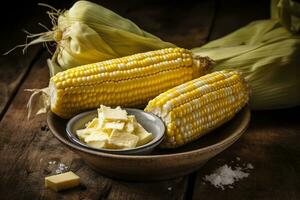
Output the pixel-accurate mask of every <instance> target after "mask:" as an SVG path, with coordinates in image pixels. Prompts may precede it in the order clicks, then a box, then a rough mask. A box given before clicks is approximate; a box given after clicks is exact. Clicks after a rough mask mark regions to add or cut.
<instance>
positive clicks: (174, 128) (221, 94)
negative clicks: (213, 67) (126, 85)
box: [145, 71, 249, 148]
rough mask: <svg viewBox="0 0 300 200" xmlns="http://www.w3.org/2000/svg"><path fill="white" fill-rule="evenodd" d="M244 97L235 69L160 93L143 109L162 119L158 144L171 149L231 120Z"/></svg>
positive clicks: (245, 91) (242, 83) (245, 88)
mask: <svg viewBox="0 0 300 200" xmlns="http://www.w3.org/2000/svg"><path fill="white" fill-rule="evenodd" d="M248 98H249V90H248V86H247V84H246V82H245V81H244V79H243V77H242V76H241V75H240V74H239V73H238V72H236V71H218V72H214V73H211V74H207V75H205V76H202V77H200V78H197V79H194V80H192V81H189V82H187V83H184V84H182V85H179V86H177V87H175V88H172V89H170V90H168V91H166V92H164V93H162V94H160V95H159V96H157V97H156V98H154V99H153V100H151V101H150V102H149V103H148V105H147V107H146V108H145V110H146V111H148V112H152V113H153V114H155V115H157V116H159V117H161V118H162V120H163V121H164V123H165V125H166V127H167V133H166V137H165V140H164V141H163V143H162V146H163V147H166V148H174V147H178V146H181V145H184V144H186V143H188V142H191V141H194V140H196V139H197V138H199V137H201V136H203V135H204V134H206V133H208V132H209V131H211V130H212V129H215V128H217V127H218V126H220V125H221V124H223V123H224V122H226V121H228V120H229V119H231V118H232V117H233V116H234V115H235V113H237V112H238V111H239V110H240V109H241V108H242V107H243V106H244V105H245V104H246V103H247V101H248Z"/></svg>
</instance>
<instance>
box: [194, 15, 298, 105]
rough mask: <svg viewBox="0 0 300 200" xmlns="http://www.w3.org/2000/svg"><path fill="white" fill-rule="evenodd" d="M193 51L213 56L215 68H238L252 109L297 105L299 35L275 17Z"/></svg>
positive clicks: (252, 24)
mask: <svg viewBox="0 0 300 200" xmlns="http://www.w3.org/2000/svg"><path fill="white" fill-rule="evenodd" d="M192 51H193V53H195V54H199V55H201V56H209V57H210V58H212V59H213V60H214V61H215V62H216V66H215V67H214V69H213V70H214V71H218V70H223V69H230V70H239V71H241V72H242V73H243V74H244V76H245V78H246V80H247V81H248V82H249V84H250V86H251V89H252V94H251V98H250V106H251V108H252V109H256V110H262V109H278V108H286V107H292V106H296V105H300V92H299V91H300V79H299V77H300V59H299V58H300V57H299V55H300V37H299V36H298V35H293V34H292V33H291V32H289V31H288V30H287V29H285V28H284V27H283V26H281V24H280V23H279V22H278V21H277V20H262V21H256V22H253V23H250V24H249V25H247V26H245V27H243V28H241V29H239V30H237V31H235V32H233V33H231V34H229V35H227V36H225V37H223V38H220V39H218V40H215V41H212V42H210V43H208V44H206V45H204V46H202V47H201V48H195V49H192Z"/></svg>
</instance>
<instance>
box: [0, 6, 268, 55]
mask: <svg viewBox="0 0 300 200" xmlns="http://www.w3.org/2000/svg"><path fill="white" fill-rule="evenodd" d="M92 1H93V2H96V3H99V4H101V5H102V6H104V7H107V8H109V9H111V10H113V11H115V12H116V13H118V14H120V15H122V16H123V17H126V18H129V19H131V20H132V21H133V22H135V23H136V24H137V25H139V26H140V27H141V28H143V29H144V30H146V31H149V32H151V33H152V34H155V35H157V36H158V37H161V38H162V39H164V40H167V41H170V42H174V43H176V44H177V45H179V46H182V47H186V48H191V47H197V46H200V45H202V44H203V41H201V40H202V39H203V38H199V40H198V41H197V42H196V43H195V40H197V38H195V37H197V33H200V32H201V31H203V30H201V27H202V26H203V25H205V24H206V23H207V22H206V21H204V20H202V21H197V19H195V20H194V21H193V19H190V20H189V21H187V20H184V18H187V17H190V16H191V13H193V14H195V12H197V6H203V3H200V5H199V3H197V1H192V0H181V1H180V0H161V1H159V0H143V1H142V0H140V1H139V0H129V1H122V0H115V1H114V0H92ZM211 1H212V0H200V2H205V3H204V4H211V5H212V6H214V7H215V11H216V12H215V13H212V14H213V15H214V18H215V17H219V18H220V17H221V18H222V16H218V15H220V14H221V15H223V14H227V16H226V18H225V19H224V22H223V23H220V24H218V26H219V27H220V26H222V29H223V32H222V33H221V34H220V33H216V34H214V33H213V30H211V31H212V35H210V36H209V37H210V38H208V39H215V38H217V37H220V36H222V35H224V34H226V33H229V32H232V31H233V30H235V29H236V27H240V26H243V25H245V24H247V23H248V22H251V21H253V20H256V19H261V18H268V17H269V5H270V1H269V0H254V1H248V2H246V1H244V2H245V3H242V2H243V1H241V0H215V1H212V2H213V3H209V2H211ZM74 2H76V1H74V0H65V1H59V0H50V1H45V0H29V1H18V2H17V1H7V2H6V3H5V5H3V6H2V10H3V12H1V13H0V15H1V19H2V27H3V28H2V31H1V33H0V34H1V43H2V44H1V49H0V52H6V51H7V50H8V49H10V48H12V47H13V46H15V45H17V44H23V43H24V42H25V37H26V34H25V33H23V32H22V29H26V30H27V31H29V32H32V33H39V32H43V31H45V29H44V28H42V27H41V26H39V25H38V23H39V22H41V23H42V24H44V25H46V26H47V27H48V28H49V29H51V28H52V25H51V24H50V20H49V18H48V16H47V14H46V11H47V10H48V8H45V7H42V6H38V3H46V4H49V5H51V6H53V7H55V8H57V9H69V8H70V7H71V6H72V5H73V3H74ZM198 2H199V1H198ZM211 5H210V6H211ZM227 5H228V6H227ZM224 6H226V13H223V14H222V13H218V11H219V9H220V7H221V8H222V7H224ZM198 10H199V16H201V15H206V14H207V13H203V9H199V8H198ZM210 10H211V9H210ZM241 10H243V12H245V14H244V16H245V17H244V18H236V15H235V13H236V12H241ZM254 11H255V13H253V12H254ZM208 12H209V11H208ZM158 13H159V14H158ZM245 18H246V19H245ZM201 19H203V17H202V18H201ZM207 20H211V19H210V18H208V19H207ZM228 23H230V24H234V26H230V25H228Z"/></svg>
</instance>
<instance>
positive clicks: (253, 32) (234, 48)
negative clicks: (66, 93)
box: [28, 0, 300, 113]
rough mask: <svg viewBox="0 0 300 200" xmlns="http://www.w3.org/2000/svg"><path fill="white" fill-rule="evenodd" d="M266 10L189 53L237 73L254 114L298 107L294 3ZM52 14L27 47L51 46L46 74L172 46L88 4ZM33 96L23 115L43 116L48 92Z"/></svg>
mask: <svg viewBox="0 0 300 200" xmlns="http://www.w3.org/2000/svg"><path fill="white" fill-rule="evenodd" d="M271 9H272V20H262V21H256V22H253V23H251V24H249V25H247V26H245V27H243V28H241V29H239V30H237V31H235V32H233V33H231V34H229V35H227V36H225V37H223V38H220V39H217V40H215V41H212V42H209V43H208V44H206V45H204V46H202V47H200V48H195V49H192V51H193V53H194V54H196V55H201V56H208V57H210V58H212V59H214V60H215V63H216V66H215V67H214V69H213V71H217V70H223V69H231V70H239V71H241V72H242V73H243V74H244V75H245V78H246V79H247V80H248V82H249V84H250V86H251V88H252V95H251V98H250V106H251V108H252V109H257V110H261V109H277V108H286V107H292V106H296V105H300V92H299V89H300V79H299V77H300V70H299V67H300V60H299V55H300V38H299V35H296V34H293V33H292V32H294V33H295V32H297V31H298V30H299V29H298V28H297V27H299V24H298V21H297V18H296V17H299V9H298V4H296V3H295V2H293V1H292V0H273V1H272V6H271ZM53 10H54V12H55V14H53V13H52V14H51V13H50V14H49V16H51V18H52V19H53V23H54V24H55V25H54V27H53V31H50V32H47V33H44V34H39V35H38V36H39V37H38V38H37V39H36V40H33V41H32V42H31V43H30V44H35V43H39V42H43V41H56V43H57V48H56V51H55V53H54V55H53V57H52V59H51V60H48V65H49V69H50V74H51V75H54V74H56V73H57V72H59V71H62V70H65V69H68V68H71V67H75V66H78V65H82V64H88V63H94V62H98V61H102V60H107V59H111V58H115V57H120V56H125V55H130V54H134V53H138V52H144V51H149V50H154V49H160V48H166V47H172V46H175V45H173V44H171V43H167V42H164V41H162V40H160V39H159V38H157V37H155V36H153V35H151V34H150V33H147V32H145V31H143V30H141V29H140V28H139V27H138V26H136V25H135V24H134V23H133V22H131V21H129V20H127V19H125V18H122V17H121V16H119V15H117V14H115V13H113V12H112V11H110V10H108V9H105V8H103V7H101V6H99V5H97V4H94V3H91V2H88V1H78V2H76V3H75V4H74V5H73V6H72V8H71V9H70V10H68V11H63V12H62V11H59V10H55V9H53ZM287 13H288V14H287ZM56 15H57V16H58V18H56V17H55V16H56ZM53 16H54V17H53ZM285 21H287V22H285ZM286 28H287V29H286ZM288 30H289V31H288ZM34 91H35V93H34V94H33V97H32V98H31V99H30V102H31V103H29V104H28V105H29V112H30V113H31V111H32V110H36V111H38V112H39V113H42V112H46V111H47V108H49V101H48V98H49V91H48V90H47V88H45V89H42V90H39V89H36V90H34ZM36 98H38V100H36ZM39 99H42V100H39ZM32 102H37V103H32ZM32 104H34V105H32Z"/></svg>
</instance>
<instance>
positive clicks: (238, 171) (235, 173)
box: [204, 163, 254, 190]
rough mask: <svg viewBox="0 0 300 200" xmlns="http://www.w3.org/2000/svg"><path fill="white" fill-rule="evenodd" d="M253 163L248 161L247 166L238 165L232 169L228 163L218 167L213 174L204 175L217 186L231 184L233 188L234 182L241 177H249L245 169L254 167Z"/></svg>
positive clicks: (222, 186)
mask: <svg viewBox="0 0 300 200" xmlns="http://www.w3.org/2000/svg"><path fill="white" fill-rule="evenodd" d="M253 168H254V167H253V165H252V164H251V163H248V164H247V166H246V168H241V167H236V168H235V169H232V168H231V167H230V166H228V165H226V164H225V165H223V166H221V167H219V168H217V169H216V170H215V171H214V172H213V173H212V174H210V175H206V176H205V177H204V180H205V181H208V182H210V183H211V184H212V185H213V186H215V187H216V188H221V189H222V190H224V189H225V187H224V186H229V188H233V187H232V184H233V183H234V182H236V181H238V180H240V179H243V178H247V177H248V176H249V173H247V172H244V171H243V170H248V169H253Z"/></svg>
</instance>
